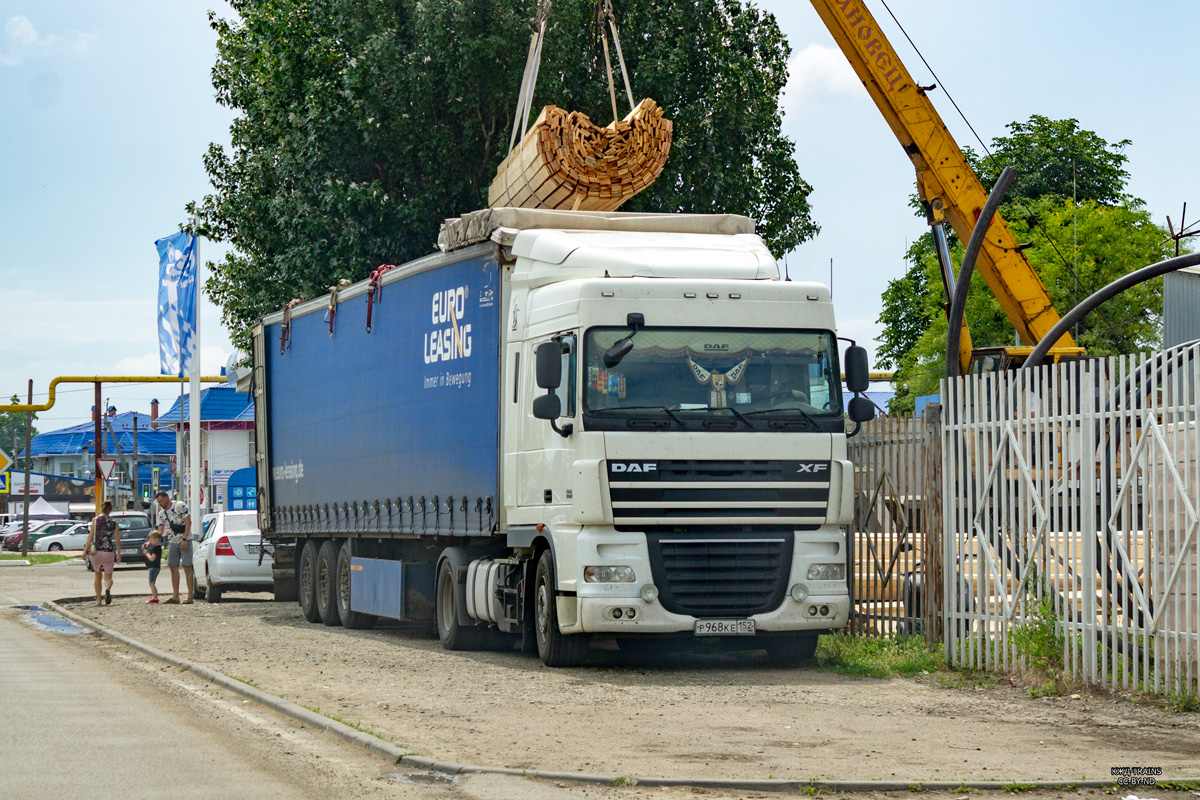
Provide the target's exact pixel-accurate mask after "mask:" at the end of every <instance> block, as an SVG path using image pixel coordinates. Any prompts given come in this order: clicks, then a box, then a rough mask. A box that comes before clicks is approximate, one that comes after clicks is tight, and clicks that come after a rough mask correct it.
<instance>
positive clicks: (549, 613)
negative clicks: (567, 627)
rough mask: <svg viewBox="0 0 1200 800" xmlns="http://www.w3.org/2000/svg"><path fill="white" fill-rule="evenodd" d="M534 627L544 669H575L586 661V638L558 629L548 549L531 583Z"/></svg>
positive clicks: (582, 635)
mask: <svg viewBox="0 0 1200 800" xmlns="http://www.w3.org/2000/svg"><path fill="white" fill-rule="evenodd" d="M533 592H534V595H533V613H534V620H535V622H534V624H535V625H536V626H537V649H538V655H539V656H541V659H542V663H543V664H545V665H546V666H547V667H578V666H580V665H581V664H583V662H584V661H585V660H587V652H588V635H587V634H586V633H576V634H572V635H570V636H566V635H564V634H563V633H562V632H561V631H559V629H558V604H557V603H556V602H555V596H556V595H557V594H558V592H557V590H556V589H555V582H554V556H553V555H552V554H551V553H550V551H549V550H546V551H544V552H543V553H542V557H541V558H540V559H538V565H537V576H536V577H535V579H534V582H533Z"/></svg>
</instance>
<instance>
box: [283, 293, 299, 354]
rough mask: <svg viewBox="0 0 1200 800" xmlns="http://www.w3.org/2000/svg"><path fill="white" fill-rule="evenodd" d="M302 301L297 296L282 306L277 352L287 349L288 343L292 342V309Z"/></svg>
mask: <svg viewBox="0 0 1200 800" xmlns="http://www.w3.org/2000/svg"><path fill="white" fill-rule="evenodd" d="M303 302H304V301H303V300H301V299H300V298H299V297H297V298H295V299H294V300H290V301H289V302H288V304H287V305H286V306H284V307H283V324H282V325H280V326H279V354H280V355H283V352H284V351H285V350H287V349H288V345H289V344H291V343H292V309H293V308H295V307H296V306H298V305H300V304H301V303H303Z"/></svg>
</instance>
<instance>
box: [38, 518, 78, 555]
mask: <svg viewBox="0 0 1200 800" xmlns="http://www.w3.org/2000/svg"><path fill="white" fill-rule="evenodd" d="M87 537H88V523H86V522H80V523H77V524H75V525H72V526H71V527H70V528H67V529H66V530H65V531H63V532H62V533H56V534H54V535H52V536H43V537H42V538H40V539H38V540H37V541H36V542H34V543H33V549H34V550H36V551H37V552H39V553H45V552H51V553H53V552H57V551H59V550H82V549H83V546H84V545H85V544H87Z"/></svg>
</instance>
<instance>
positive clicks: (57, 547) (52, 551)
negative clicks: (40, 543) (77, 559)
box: [46, 542, 63, 553]
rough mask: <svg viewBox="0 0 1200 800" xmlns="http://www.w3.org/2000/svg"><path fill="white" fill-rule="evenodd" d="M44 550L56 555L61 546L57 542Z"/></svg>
mask: <svg viewBox="0 0 1200 800" xmlns="http://www.w3.org/2000/svg"><path fill="white" fill-rule="evenodd" d="M46 549H47V550H49V551H50V552H51V553H56V552H58V551H59V550H62V549H63V546H62V545H61V544H59V543H58V542H51V543H50V546H49V547H47V548H46Z"/></svg>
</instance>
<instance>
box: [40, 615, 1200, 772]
mask: <svg viewBox="0 0 1200 800" xmlns="http://www.w3.org/2000/svg"><path fill="white" fill-rule="evenodd" d="M122 596H124V597H139V596H140V595H122ZM92 599H93V598H91V597H84V598H74V597H64V598H62V599H60V600H57V601H55V600H51V601H49V602H48V603H47V604H46V605H47V606H48V607H50V608H52V609H53V610H54V611H55V612H57V613H59V614H62V615H63V616H64V617H66V618H67V619H69V620H71V621H72V622H74V623H75V624H77V625H80V626H83V627H85V628H87V629H88V630H92V631H95V632H96V633H99V634H100V635H102V636H107V637H108V638H109V639H112V640H113V641H116V642H120V643H121V644H123V645H125V646H126V647H129V648H132V649H134V650H137V651H139V652H141V653H145V654H146V655H148V656H150V657H151V658H155V659H158V660H159V661H162V662H164V663H167V664H170V665H171V666H174V667H179V668H180V669H183V670H186V671H187V672H189V673H191V674H193V675H197V676H199V677H201V678H204V679H205V680H207V681H209V682H210V683H214V684H216V685H217V686H221V687H223V688H225V689H229V690H230V691H232V692H234V693H236V694H240V695H242V696H243V697H246V698H248V699H250V700H253V701H255V702H258V703H261V704H262V705H264V706H266V707H267V708H270V709H272V710H274V711H277V712H279V713H280V714H284V715H286V716H289V717H291V718H292V719H295V720H297V721H299V722H303V723H304V724H306V725H312V726H313V727H314V728H317V729H319V730H324V731H328V732H329V733H332V734H335V735H337V736H340V737H342V738H343V739H345V740H346V741H349V742H352V743H354V744H357V745H359V746H361V747H365V748H366V749H367V750H369V751H371V752H372V753H374V754H376V755H378V756H382V757H384V758H386V759H388V760H390V761H391V762H392V763H393V764H402V765H404V766H409V767H416V768H419V769H427V770H432V771H433V772H441V773H444V774H447V775H469V774H491V775H516V776H521V777H529V778H541V779H543V780H548V781H572V782H574V783H593V784H610V785H625V786H692V787H697V788H702V789H734V790H739V791H750V792H797V793H799V792H803V793H806V794H811V793H812V792H813V791H814V790H823V791H829V792H901V791H902V792H910V791H911V792H919V791H945V792H952V791H961V790H964V789H992V790H1013V788H1014V787H1019V788H1020V789H1021V790H1032V789H1060V790H1072V789H1113V790H1119V791H1123V790H1125V789H1126V788H1130V789H1132V788H1134V787H1121V786H1118V785H1117V784H1116V783H1115V782H1114V781H1111V780H1109V781H1100V780H1077V781H1068V780H1053V781H855V780H808V781H806V780H782V779H769V780H753V779H737V778H641V777H633V776H625V775H602V774H588V773H584V772H552V771H548V770H538V769H509V768H506V767H485V766H477V765H474V764H459V763H457V762H454V761H438V760H437V759H433V758H428V757H426V756H418V755H413V754H411V753H410V752H409V751H407V750H405V749H404V748H402V747H399V746H397V745H394V744H392V743H391V742H386V741H384V740H383V739H379V738H377V737H375V736H372V735H370V734H367V733H363V732H362V731H359V730H356V729H354V728H351V727H350V726H349V725H346V724H345V723H342V722H338V721H337V720H335V719H330V718H329V717H326V716H325V715H323V714H318V713H316V712H314V711H310V710H308V709H307V708H305V707H303V706H300V705H297V704H295V703H293V702H291V701H289V700H284V699H283V698H282V697H276V696H275V695H273V694H267V693H266V692H264V691H262V690H261V689H256V688H254V687H253V686H251V685H249V684H247V683H243V682H242V681H239V680H236V679H234V678H230V677H228V676H227V675H223V674H222V673H220V672H217V671H216V670H214V669H210V668H209V667H206V666H204V665H202V664H197V663H195V662H193V661H188V660H187V659H186V658H180V657H179V656H176V655H172V654H171V653H168V652H166V651H165V650H159V649H158V648H157V647H151V646H150V645H148V644H145V643H144V642H139V641H138V640H136V639H133V638H130V637H129V636H126V635H125V634H123V633H118V632H117V631H114V630H113V629H111V628H108V627H106V626H104V625H101V624H100V623H98V622H95V621H93V620H90V619H87V618H86V617H82V616H80V615H78V614H76V613H74V612H72V611H68V610H67V609H65V608H63V607H62V606H61V605H60V603H72V602H81V601H82V602H86V601H88V600H92ZM1158 783H1159V784H1160V785H1169V784H1172V783H1189V784H1194V783H1200V777H1196V778H1177V779H1159V780H1158ZM1150 788H1153V787H1150Z"/></svg>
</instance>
